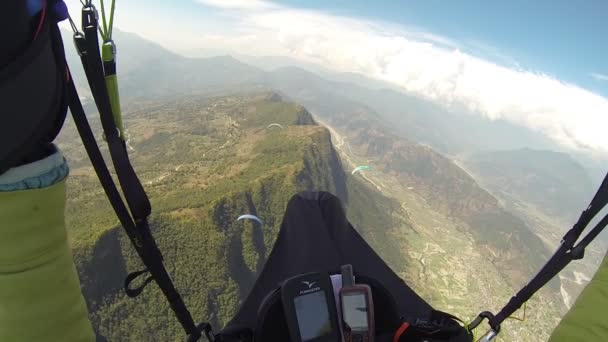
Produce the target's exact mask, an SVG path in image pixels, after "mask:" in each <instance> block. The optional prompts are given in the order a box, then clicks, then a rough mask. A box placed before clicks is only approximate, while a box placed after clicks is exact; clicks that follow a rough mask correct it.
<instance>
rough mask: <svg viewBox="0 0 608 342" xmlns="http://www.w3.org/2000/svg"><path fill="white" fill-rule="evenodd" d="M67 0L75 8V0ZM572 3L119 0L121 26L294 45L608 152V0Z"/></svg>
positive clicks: (168, 42) (239, 48)
mask: <svg viewBox="0 0 608 342" xmlns="http://www.w3.org/2000/svg"><path fill="white" fill-rule="evenodd" d="M67 2H68V4H69V5H70V8H71V11H72V13H77V11H78V7H79V2H78V0H67ZM571 3H572V4H571ZM573 3H574V2H570V1H562V0H533V1H532V0H530V1H522V0H509V1H473V0H468V1H466V0H460V1H438V0H424V1H403V0H394V1H387V0H374V1H368V0H334V1H323V0H285V1H281V2H273V1H269V0H172V1H165V0H146V1H144V0H128V1H126V0H125V1H121V0H117V10H118V12H117V14H116V25H117V26H118V27H119V28H120V29H123V30H125V31H129V32H134V33H137V34H139V35H141V36H142V37H144V38H146V39H150V40H154V41H156V42H157V43H159V44H161V45H162V46H164V47H166V48H168V49H171V50H173V51H176V52H179V53H189V52H192V51H201V50H207V51H215V52H218V53H222V54H235V55H239V54H240V55H257V56H269V55H276V56H286V57H290V58H292V59H295V60H299V61H301V62H306V63H314V64H318V65H321V66H323V67H325V68H327V69H331V70H334V71H337V72H355V73H360V74H363V75H365V76H368V77H370V78H375V79H379V80H383V81H386V82H391V83H393V84H395V85H397V86H398V87H401V88H402V89H403V91H404V92H407V93H410V94H412V95H416V96H420V97H424V98H426V99H430V100H432V101H435V102H437V103H439V104H441V105H443V106H445V107H447V108H467V109H468V111H469V112H471V113H475V114H479V115H482V116H484V117H485V118H487V119H490V120H498V119H504V120H508V121H510V122H512V123H514V124H517V125H521V126H525V127H527V128H529V129H531V130H533V131H537V132H539V133H541V134H544V135H546V136H548V137H550V138H552V139H553V140H555V141H556V142H558V143H560V144H562V145H564V146H566V147H570V148H575V149H585V150H589V151H592V152H597V151H601V152H602V153H608V134H605V132H604V129H603V128H604V127H608V44H606V43H605V41H606V38H605V37H606V36H608V20H603V19H604V18H603V17H606V16H607V14H606V13H608V1H606V0H598V1H591V0H588V1H584V2H581V3H580V4H579V3H577V4H576V5H574V4H573ZM117 43H118V44H119V46H120V42H117ZM119 53H120V52H119Z"/></svg>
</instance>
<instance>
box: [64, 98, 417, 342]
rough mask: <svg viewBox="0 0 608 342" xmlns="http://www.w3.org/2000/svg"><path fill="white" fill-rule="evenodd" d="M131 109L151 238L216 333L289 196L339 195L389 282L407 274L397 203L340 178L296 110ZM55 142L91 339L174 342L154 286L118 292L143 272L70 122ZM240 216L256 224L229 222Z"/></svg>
mask: <svg viewBox="0 0 608 342" xmlns="http://www.w3.org/2000/svg"><path fill="white" fill-rule="evenodd" d="M129 108H131V109H130V110H129V111H128V112H127V113H126V114H125V122H126V125H127V127H128V130H129V134H130V136H131V140H130V141H129V146H130V147H131V149H132V150H131V152H130V153H131V155H132V158H133V162H134V166H135V168H136V170H137V172H138V174H139V175H140V176H141V178H142V181H143V183H144V186H145V188H146V190H147V191H148V193H149V195H150V198H151V201H152V206H153V212H154V214H153V216H152V218H151V221H150V224H151V227H152V230H153V234H154V236H155V237H156V239H157V241H158V244H159V246H160V249H161V251H162V252H163V254H164V257H165V263H166V266H167V269H168V271H169V272H170V274H171V275H172V277H173V279H174V281H175V283H176V286H177V288H178V289H179V290H180V291H181V293H182V295H183V297H184V299H185V301H186V303H187V305H188V307H189V308H190V310H191V311H192V313H193V315H194V317H196V319H209V320H211V322H212V324H213V325H214V326H216V327H221V326H222V325H223V324H225V323H226V322H227V320H229V319H230V317H231V316H232V315H233V314H234V313H235V311H236V310H237V308H238V306H239V303H240V301H241V300H242V299H244V297H245V296H246V294H247V292H248V291H249V289H250V288H251V286H252V284H253V282H254V280H255V277H256V275H257V273H258V272H259V271H260V268H261V267H262V265H263V262H264V260H265V258H266V256H267V255H268V253H269V252H270V249H271V248H272V244H273V242H274V240H275V238H276V235H277V232H278V230H279V226H280V223H281V219H282V216H283V212H284V209H285V206H286V204H287V202H288V200H289V198H290V197H291V196H292V195H293V194H295V193H296V192H298V191H302V190H306V189H308V190H313V189H314V190H327V191H331V192H332V193H335V194H337V195H338V196H339V197H341V198H342V199H343V200H344V201H345V204H346V206H347V213H348V215H349V219H350V220H351V222H352V223H353V224H354V225H355V226H356V227H357V228H358V229H359V231H360V232H361V234H362V235H363V236H364V237H365V238H366V239H367V240H368V241H370V243H371V245H372V246H373V247H375V249H376V250H377V251H378V253H379V254H380V255H381V256H382V257H384V258H385V259H386V260H387V262H388V263H389V264H390V265H391V266H394V267H395V268H396V271H398V272H402V271H403V269H404V268H406V267H407V262H406V260H405V259H404V257H403V256H402V254H401V251H400V249H399V248H400V247H401V246H403V244H404V243H405V242H404V241H403V242H398V240H397V239H396V238H395V236H396V235H395V233H394V232H395V231H396V230H397V229H398V228H399V229H401V228H402V227H404V226H405V227H407V225H408V222H407V221H406V220H404V219H403V218H401V217H393V216H391V215H386V213H390V212H391V210H399V204H398V203H396V202H393V201H391V200H389V199H387V198H385V197H383V196H382V195H380V194H378V193H374V191H373V190H371V189H370V188H369V187H368V186H367V185H365V184H363V183H362V182H361V181H360V180H357V179H354V178H350V177H349V178H348V179H347V178H346V176H345V175H344V171H343V169H342V165H341V161H340V160H339V158H338V156H337V154H336V153H335V151H334V149H333V146H332V144H331V139H330V135H329V132H328V131H327V129H325V128H323V127H321V126H318V125H316V124H315V123H314V121H313V119H312V117H311V115H310V114H309V113H308V112H307V111H306V109H304V108H303V107H301V106H299V105H297V104H294V103H290V102H284V101H283V100H282V99H281V98H280V97H279V96H277V95H276V94H273V93H263V94H258V95H249V96H229V97H217V98H201V97H194V96H193V97H186V98H181V99H179V100H176V101H173V102H168V103H160V104H158V103H152V104H148V105H146V104H139V105H132V106H130V107H129ZM270 123H279V124H281V125H283V126H284V127H285V129H279V128H277V127H271V128H266V126H267V125H268V124H270ZM94 126H95V128H96V130H97V131H98V132H99V127H98V126H97V125H94ZM59 141H60V146H61V148H62V149H63V150H64V152H65V153H66V155H67V156H68V159H69V161H70V163H71V165H72V176H71V178H70V179H69V182H68V189H69V194H68V196H69V200H68V215H67V225H68V229H69V233H70V239H71V243H72V247H73V250H74V253H75V255H76V261H77V266H78V270H79V273H80V276H81V279H82V283H83V292H84V293H85V297H86V299H87V303H88V306H89V309H90V312H91V318H92V319H93V322H94V325H95V327H96V329H97V330H98V331H99V332H100V333H101V334H102V335H103V336H105V337H107V338H108V340H110V341H124V340H131V341H145V340H158V341H172V340H176V341H177V340H181V338H182V337H183V333H182V331H181V328H180V326H179V325H178V323H177V321H176V320H175V319H174V317H173V316H172V313H171V311H170V310H169V309H168V306H167V304H166V303H165V299H164V297H162V295H161V294H160V291H159V290H158V289H157V288H156V287H155V286H149V287H148V288H146V290H145V292H144V293H143V294H142V295H141V296H140V297H138V298H137V299H135V300H133V299H129V298H127V297H126V295H125V294H124V293H123V291H122V288H121V287H122V283H123V279H124V277H125V276H126V274H127V272H130V271H134V270H138V269H141V268H142V266H141V265H140V262H139V260H138V259H137V257H136V255H135V253H134V251H133V250H132V248H131V246H130V245H129V242H128V239H127V238H126V236H125V235H124V233H123V232H122V231H121V230H120V229H119V228H118V227H117V220H116V218H115V217H114V215H113V212H112V211H111V209H110V207H109V205H108V204H107V200H106V198H105V196H104V195H103V193H102V191H101V188H100V186H99V185H98V184H97V181H96V179H95V177H94V174H93V173H92V170H91V168H90V166H89V165H88V163H87V162H86V156H85V155H84V152H83V151H82V148H81V147H80V146H79V142H78V140H77V136H76V133H75V132H74V130H73V127H72V125H71V123H68V126H67V127H66V129H65V130H64V133H63V134H62V136H61V137H60V140H59ZM100 143H103V142H102V141H100ZM347 189H348V190H347ZM370 199H373V201H371V203H370ZM244 213H252V214H255V215H257V216H259V217H260V218H262V219H263V220H264V222H265V225H264V226H262V227H259V226H258V225H257V224H252V223H251V222H243V221H240V222H236V218H237V217H238V216H239V215H241V214H244Z"/></svg>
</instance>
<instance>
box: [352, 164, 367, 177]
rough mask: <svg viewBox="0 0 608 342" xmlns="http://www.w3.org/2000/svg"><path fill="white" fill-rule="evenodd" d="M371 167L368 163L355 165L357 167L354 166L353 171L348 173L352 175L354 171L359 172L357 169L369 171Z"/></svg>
mask: <svg viewBox="0 0 608 342" xmlns="http://www.w3.org/2000/svg"><path fill="white" fill-rule="evenodd" d="M371 169H372V167H371V166H369V165H361V166H357V167H356V168H355V169H354V170H353V172H351V173H350V174H351V175H354V174H355V173H357V172H359V171H363V170H365V171H371Z"/></svg>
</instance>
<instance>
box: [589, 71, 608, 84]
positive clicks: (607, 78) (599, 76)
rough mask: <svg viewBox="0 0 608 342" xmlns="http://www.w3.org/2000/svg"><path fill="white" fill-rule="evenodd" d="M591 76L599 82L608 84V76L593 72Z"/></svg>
mask: <svg viewBox="0 0 608 342" xmlns="http://www.w3.org/2000/svg"><path fill="white" fill-rule="evenodd" d="M589 76H591V77H593V78H594V79H596V80H598V81H607V82H608V75H604V74H598V73H596V72H592V73H591V74H589Z"/></svg>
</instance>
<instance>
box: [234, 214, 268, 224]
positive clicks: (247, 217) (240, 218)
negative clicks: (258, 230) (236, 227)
mask: <svg viewBox="0 0 608 342" xmlns="http://www.w3.org/2000/svg"><path fill="white" fill-rule="evenodd" d="M244 219H249V220H254V221H256V222H258V223H259V224H260V225H263V224H264V221H262V219H261V218H259V217H257V216H255V215H251V214H245V215H241V216H239V217H238V218H237V219H236V220H237V221H240V220H244Z"/></svg>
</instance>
